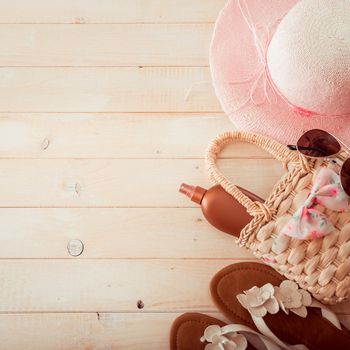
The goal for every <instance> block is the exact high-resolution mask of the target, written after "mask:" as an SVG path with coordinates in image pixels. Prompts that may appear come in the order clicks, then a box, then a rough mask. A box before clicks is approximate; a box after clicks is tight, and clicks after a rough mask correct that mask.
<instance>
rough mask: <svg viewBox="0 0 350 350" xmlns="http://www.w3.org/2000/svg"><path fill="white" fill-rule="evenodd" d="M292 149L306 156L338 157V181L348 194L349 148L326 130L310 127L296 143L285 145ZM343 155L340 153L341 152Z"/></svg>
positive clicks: (349, 188) (349, 172)
mask: <svg viewBox="0 0 350 350" xmlns="http://www.w3.org/2000/svg"><path fill="white" fill-rule="evenodd" d="M287 147H288V148H289V149H290V150H292V151H298V152H299V153H301V154H302V155H304V156H305V157H308V158H336V157H338V158H340V159H341V160H342V161H343V164H342V166H341V169H340V182H341V185H342V187H343V190H344V191H345V192H346V194H347V195H348V196H350V158H349V157H350V150H349V148H348V147H346V145H344V144H343V143H342V142H341V141H339V140H338V139H336V138H335V137H334V136H333V135H331V134H329V133H328V132H327V131H324V130H319V129H312V130H309V131H307V132H305V133H304V134H303V135H302V136H301V137H300V139H299V140H298V142H297V144H296V145H287ZM343 152H344V153H345V155H342V153H343Z"/></svg>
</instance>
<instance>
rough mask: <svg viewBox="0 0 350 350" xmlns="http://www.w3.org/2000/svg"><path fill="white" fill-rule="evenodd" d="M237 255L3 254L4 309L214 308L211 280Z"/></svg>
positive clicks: (0, 298)
mask: <svg viewBox="0 0 350 350" xmlns="http://www.w3.org/2000/svg"><path fill="white" fill-rule="evenodd" d="M234 261H237V260H233V259H231V260H205V261H197V260H162V259H157V260H108V259H102V260H80V259H79V258H78V259H76V260H54V259H48V260H45V261H43V260H1V264H0V276H1V279H0V281H1V285H2V288H1V289H0V312H23V311H25V312H47V311H50V312H53V311H55V312H56V311H60V312H67V311H69V312H73V311H74V312H96V311H99V312H139V311H140V310H139V309H138V307H137V301H138V300H142V302H143V303H144V308H143V309H142V312H153V311H157V312H169V311H176V312H185V311H190V310H202V311H213V310H215V307H214V305H213V302H212V301H211V298H210V296H209V290H208V283H209V281H210V279H211V277H212V276H213V275H214V273H215V272H216V271H219V270H220V269H221V268H223V267H224V266H226V265H228V264H230V263H233V262H234Z"/></svg>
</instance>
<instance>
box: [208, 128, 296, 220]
mask: <svg viewBox="0 0 350 350" xmlns="http://www.w3.org/2000/svg"><path fill="white" fill-rule="evenodd" d="M235 142H248V143H252V144H254V145H257V146H259V147H260V148H262V149H264V150H265V151H267V152H269V153H270V154H271V155H272V156H273V157H275V158H276V159H278V160H279V161H281V162H283V163H284V165H285V167H286V168H287V165H288V163H289V162H293V163H294V162H295V163H297V164H300V161H301V158H300V157H299V155H298V152H295V151H294V152H293V151H291V150H289V149H288V147H286V146H284V145H282V144H280V143H279V142H277V141H275V140H273V139H271V138H269V137H266V136H262V135H259V134H254V133H249V132H241V131H229V132H225V133H223V134H221V135H219V136H217V137H216V138H215V139H214V140H212V141H211V143H210V144H209V147H208V149H207V152H206V156H205V160H206V165H207V170H208V173H209V178H210V181H211V182H212V183H213V184H215V185H221V186H222V187H223V188H224V190H225V191H226V192H227V193H229V194H230V195H231V196H233V197H234V198H235V199H237V201H238V202H239V203H240V204H242V205H243V206H244V207H245V208H246V209H247V211H248V213H249V214H251V215H252V216H256V215H259V214H262V212H263V214H266V216H268V213H265V212H266V210H267V208H265V205H264V204H262V203H260V202H254V201H252V200H251V199H250V198H249V197H248V196H246V195H245V194H244V193H243V192H242V191H241V190H240V189H239V188H238V187H237V186H235V185H234V184H233V183H232V182H230V181H229V180H228V179H227V178H226V177H225V176H224V175H223V174H222V173H221V171H220V170H219V169H218V167H217V165H216V159H217V157H218V155H219V153H220V152H221V151H222V150H223V149H224V148H225V147H226V146H227V145H228V144H230V143H235Z"/></svg>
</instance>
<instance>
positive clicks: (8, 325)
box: [0, 313, 222, 350]
mask: <svg viewBox="0 0 350 350" xmlns="http://www.w3.org/2000/svg"><path fill="white" fill-rule="evenodd" d="M179 315H180V314H179V313H144V314H142V313H140V314H134V313H132V314H125V313H124V314H123V313H98V314H97V313H83V314H72V313H68V314H67V313H60V314H18V315H0V334H2V339H1V349H2V350H23V349H26V350H47V349H50V350H63V349H64V350H94V349H96V350H107V349H108V350H117V349H128V350H149V349H152V350H164V349H168V344H169V339H168V338H169V332H170V327H171V323H172V322H173V320H174V319H175V318H176V317H178V316H179ZM210 315H211V316H213V317H216V318H219V319H222V316H220V314H219V313H210ZM43 329H45V332H43ZM13 334H16V335H17V336H15V337H14V336H13Z"/></svg>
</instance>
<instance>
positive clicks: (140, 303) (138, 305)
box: [136, 300, 145, 310]
mask: <svg viewBox="0 0 350 350" xmlns="http://www.w3.org/2000/svg"><path fill="white" fill-rule="evenodd" d="M136 306H137V308H138V309H139V310H141V309H143V308H144V307H145V304H144V302H143V301H142V300H138V301H137V303H136Z"/></svg>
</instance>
